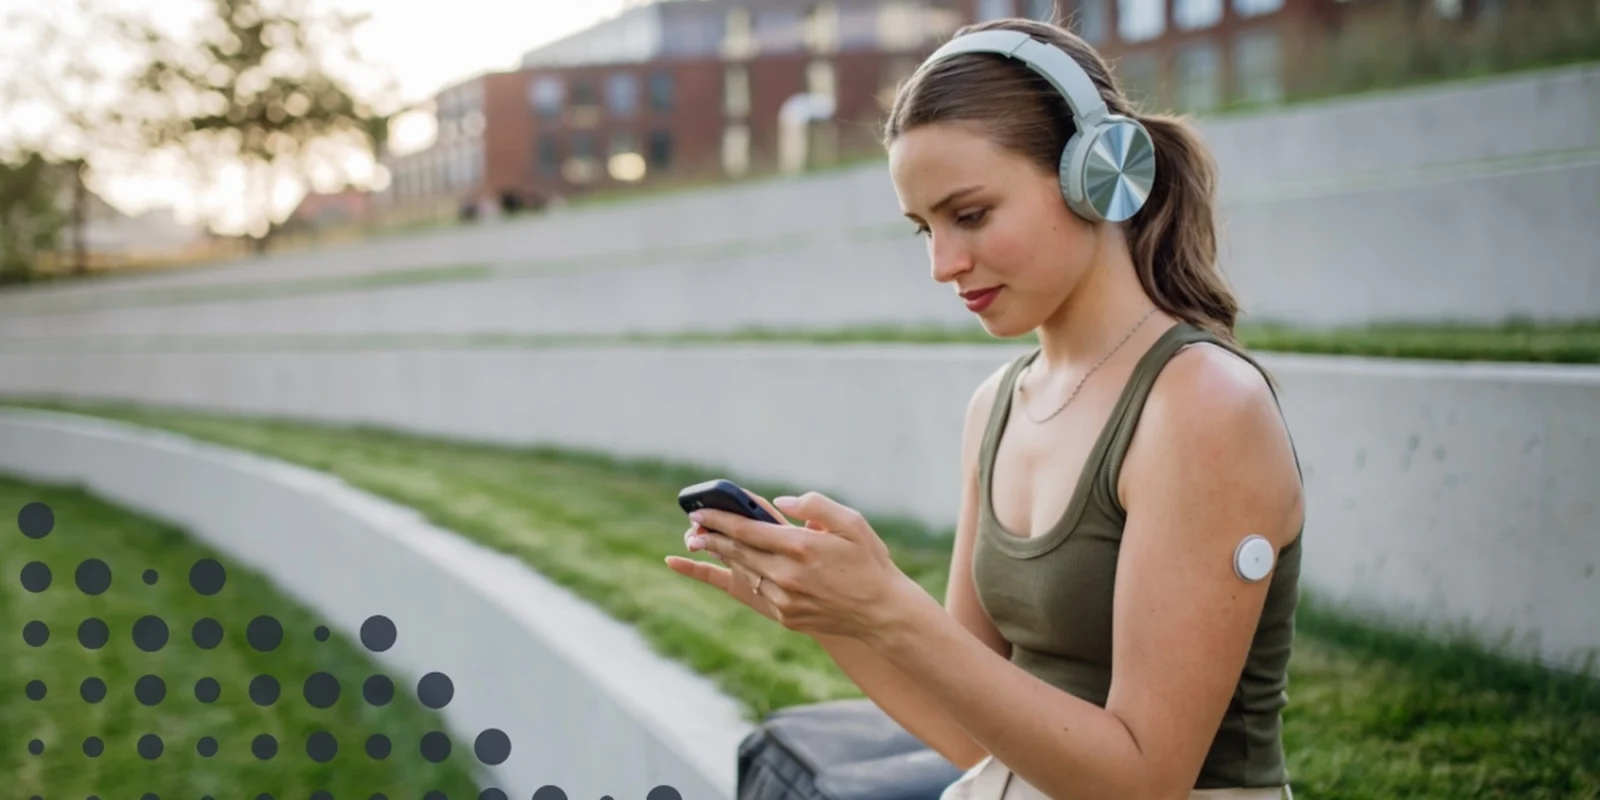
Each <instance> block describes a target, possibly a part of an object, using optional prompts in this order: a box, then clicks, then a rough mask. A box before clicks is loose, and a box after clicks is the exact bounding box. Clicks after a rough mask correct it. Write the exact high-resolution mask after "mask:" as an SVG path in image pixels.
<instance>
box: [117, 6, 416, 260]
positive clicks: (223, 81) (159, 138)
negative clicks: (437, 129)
mask: <svg viewBox="0 0 1600 800" xmlns="http://www.w3.org/2000/svg"><path fill="white" fill-rule="evenodd" d="M209 5H210V12H209V13H208V14H207V15H206V17H205V18H204V19H203V21H202V23H201V24H200V25H199V27H198V30H197V31H196V32H195V36H194V39H195V40H193V41H191V40H189V39H188V38H185V37H177V36H173V35H171V34H169V33H167V32H166V31H164V30H163V29H162V28H160V27H158V26H157V25H155V24H154V23H152V22H150V21H148V20H145V19H135V18H132V17H123V18H119V19H117V20H116V22H115V27H116V29H117V30H118V31H119V33H120V36H121V38H122V39H123V40H124V41H127V42H134V43H137V44H138V51H139V53H140V63H141V64H142V65H143V66H142V69H141V70H139V71H137V72H136V73H135V74H134V75H133V76H132V79H131V81H130V85H129V86H128V90H129V95H130V102H129V108H130V112H129V115H128V118H129V119H130V120H131V121H132V122H133V123H134V125H135V126H136V127H137V129H138V131H139V132H140V134H141V135H142V138H143V142H144V144H145V145H146V146H148V147H151V148H154V149H161V148H167V147H173V146H176V147H178V148H180V149H181V150H182V152H184V153H185V155H186V156H187V157H188V158H189V159H190V160H191V161H192V162H193V164H194V165H195V166H196V167H198V168H199V169H198V171H199V173H200V174H201V175H203V176H207V177H212V178H215V177H216V175H215V172H214V170H215V167H217V166H220V165H222V164H243V165H244V167H245V169H246V170H247V174H248V175H249V180H250V183H251V190H252V193H253V195H254V196H255V197H256V198H258V201H257V202H259V203H260V208H259V209H258V210H259V212H260V219H259V220H258V222H257V226H256V229H255V232H256V233H257V234H258V235H259V236H260V239H259V240H258V241H259V243H260V244H261V246H262V247H264V246H265V242H266V239H267V237H268V236H270V234H271V233H272V232H273V231H274V230H275V229H276V228H277V223H276V222H275V221H274V220H273V219H272V214H271V202H272V196H273V194H274V192H275V191H276V188H277V185H278V182H279V179H280V178H285V177H287V178H294V179H300V180H303V181H306V182H308V183H309V181H308V180H306V179H307V178H308V175H309V162H310V160H311V159H313V158H314V157H315V151H316V149H317V148H318V146H319V145H321V144H323V143H327V142H330V141H336V140H337V141H341V142H343V143H345V144H359V145H361V146H364V147H365V148H367V149H368V150H369V151H370V152H371V153H372V154H373V155H374V157H376V156H377V155H379V154H381V153H382V151H383V148H384V147H385V145H386V143H387V141H386V140H387V131H388V128H389V119H390V116H391V113H392V112H388V113H386V112H385V111H383V110H379V109H378V108H377V107H376V105H375V103H373V102H371V101H369V99H368V98H366V97H364V96H363V92H362V91H361V90H360V89H359V88H358V87H357V86H356V85H355V84H354V83H353V82H352V81H351V79H350V78H349V77H348V76H345V75H341V74H339V72H340V70H336V69H333V68H331V64H332V62H335V61H342V62H344V64H345V65H346V66H347V67H354V68H356V69H360V68H362V67H365V66H368V65H366V64H365V63H364V62H363V60H362V58H361V56H360V54H359V52H358V51H357V49H356V46H355V34H356V32H357V30H358V29H359V28H360V26H361V25H362V24H364V23H365V22H366V21H367V16H368V15H366V14H349V13H342V12H338V13H331V14H325V15H318V14H313V13H312V11H311V9H310V7H309V2H308V0H279V1H278V2H270V0H209ZM377 94H378V95H379V96H380V99H382V97H384V96H392V86H389V87H386V88H385V89H384V90H381V91H380V92H378V93H377Z"/></svg>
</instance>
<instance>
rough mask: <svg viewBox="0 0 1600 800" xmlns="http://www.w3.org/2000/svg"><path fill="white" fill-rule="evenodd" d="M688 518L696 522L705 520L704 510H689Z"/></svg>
mask: <svg viewBox="0 0 1600 800" xmlns="http://www.w3.org/2000/svg"><path fill="white" fill-rule="evenodd" d="M689 519H692V520H694V521H695V522H696V523H700V522H705V520H706V512H704V511H691V512H689Z"/></svg>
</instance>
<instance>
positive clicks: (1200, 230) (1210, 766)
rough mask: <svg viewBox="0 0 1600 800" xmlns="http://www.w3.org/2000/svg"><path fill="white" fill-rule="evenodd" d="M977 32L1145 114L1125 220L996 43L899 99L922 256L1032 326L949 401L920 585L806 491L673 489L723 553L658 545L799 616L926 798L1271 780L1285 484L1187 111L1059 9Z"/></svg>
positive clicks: (1282, 459)
mask: <svg viewBox="0 0 1600 800" xmlns="http://www.w3.org/2000/svg"><path fill="white" fill-rule="evenodd" d="M994 30H1006V31H1020V32H1022V33H1024V34H1026V35H1027V36H1028V37H1031V38H1032V39H1033V40H1035V41H1036V42H1040V43H1044V44H1047V45H1049V46H1053V47H1055V48H1059V50H1060V51H1062V52H1064V53H1066V54H1067V55H1069V56H1070V57H1071V59H1072V60H1073V61H1074V62H1076V63H1075V66H1074V67H1073V68H1072V69H1073V70H1074V71H1076V70H1078V69H1081V71H1082V72H1080V73H1077V74H1078V76H1079V77H1078V78H1074V80H1081V78H1082V76H1083V75H1085V74H1086V75H1087V77H1088V79H1089V80H1091V81H1092V88H1091V85H1090V84H1087V83H1084V84H1079V86H1080V88H1081V91H1083V92H1093V93H1094V94H1095V95H1098V98H1099V99H1100V100H1101V101H1103V103H1104V104H1105V106H1106V109H1107V110H1108V111H1109V112H1110V113H1112V114H1119V115H1123V116H1126V117H1131V118H1133V119H1135V120H1137V121H1138V122H1140V123H1141V124H1142V126H1143V129H1144V131H1147V132H1148V136H1149V142H1150V144H1152V145H1153V147H1154V156H1155V158H1154V165H1155V173H1154V179H1153V185H1151V186H1150V187H1149V192H1148V195H1147V196H1145V197H1143V198H1142V199H1143V202H1142V204H1140V203H1139V202H1138V201H1139V200H1140V199H1141V198H1140V196H1139V195H1138V194H1137V193H1134V194H1132V195H1130V197H1131V198H1132V201H1133V206H1130V208H1132V207H1137V213H1133V214H1132V216H1131V218H1123V221H1120V222H1117V221H1110V220H1111V219H1115V218H1117V215H1116V214H1115V213H1114V211H1115V209H1112V208H1110V206H1109V205H1106V203H1105V202H1102V206H1101V209H1100V210H1101V211H1103V212H1104V211H1107V210H1108V209H1109V211H1110V212H1112V213H1105V214H1100V215H1099V216H1100V217H1101V218H1096V217H1097V215H1096V213H1094V212H1093V210H1092V209H1091V210H1090V211H1088V212H1085V211H1083V210H1082V209H1083V208H1085V207H1086V206H1085V201H1084V200H1082V199H1081V198H1080V199H1078V200H1077V201H1076V203H1077V205H1076V206H1073V205H1071V204H1069V200H1068V199H1067V195H1064V193H1063V191H1064V190H1063V184H1064V183H1065V181H1063V179H1062V177H1061V175H1060V173H1059V168H1060V164H1061V154H1062V152H1063V148H1064V147H1066V146H1067V144H1068V142H1069V140H1070V138H1071V136H1072V134H1073V132H1074V129H1075V127H1076V125H1075V118H1074V114H1073V111H1072V108H1071V107H1069V105H1068V104H1067V101H1066V99H1065V97H1064V91H1065V90H1064V89H1062V88H1060V87H1058V86H1054V85H1052V82H1051V81H1050V80H1046V79H1045V78H1044V77H1042V76H1041V73H1040V72H1038V71H1037V70H1035V69H1030V68H1029V67H1028V66H1025V65H1024V64H1023V63H1020V62H1019V61H1018V60H1017V59H1016V58H1007V57H1006V56H1003V55H995V54H993V53H964V54H959V55H954V56H948V57H944V58H940V59H938V60H934V59H930V61H929V63H926V64H924V66H923V68H922V69H921V70H919V71H918V73H917V74H916V75H915V76H913V77H912V78H911V79H910V80H909V81H908V82H907V83H906V85H905V86H903V87H902V89H901V91H900V94H899V96H898V98H897V99H896V103H895V106H894V108H893V109H892V111H891V114H890V118H889V120H888V124H887V129H886V135H885V140H886V145H887V147H888V150H889V157H890V161H889V163H890V172H891V176H892V179H893V181H894V185H895V189H896V192H897V194H898V197H899V199H900V202H901V205H902V206H903V209H904V211H905V213H906V216H907V217H908V218H909V219H910V220H911V221H912V222H913V223H914V224H915V226H916V228H917V230H918V232H919V233H920V234H922V235H924V236H926V237H927V240H928V249H929V255H930V257H931V260H932V267H933V277H934V279H935V280H937V281H940V282H942V283H946V284H949V285H950V286H951V287H952V288H953V290H954V291H956V292H958V293H959V294H960V295H961V296H962V297H964V298H966V300H967V304H968V307H969V308H971V309H972V310H973V311H974V313H976V315H977V317H978V319H979V320H980V321H981V322H982V324H983V326H984V327H985V328H986V329H987V330H988V331H989V332H990V333H991V334H993V335H995V336H998V337H1014V336H1019V335H1023V334H1026V333H1027V332H1029V331H1034V332H1036V333H1037V334H1038V337H1039V345H1040V346H1039V347H1038V348H1037V349H1036V350H1034V351H1032V352H1030V353H1028V354H1026V355H1024V356H1023V357H1020V358H1018V359H1016V360H1015V361H1012V362H1010V363H1007V364H1004V365H1001V366H1000V367H999V368H998V369H997V370H996V371H995V372H994V373H993V374H992V375H990V376H989V377H988V379H987V380H985V381H984V382H983V383H982V385H980V386H979V387H978V388H977V390H976V391H975V392H974V393H973V395H972V397H971V400H970V402H969V405H968V409H967V414H966V428H965V431H964V434H963V447H962V453H963V455H962V464H963V476H964V481H963V497H962V503H961V515H960V518H959V521H958V525H957V529H956V536H955V544H954V554H953V558H952V561H951V567H952V570H951V575H950V583H949V588H948V593H947V595H946V598H945V601H944V603H943V605H940V604H939V603H938V602H937V601H935V600H934V599H933V598H931V597H929V596H928V595H927V593H926V592H924V591H922V590H921V589H920V587H918V586H917V585H916V584H915V583H913V582H912V581H911V580H910V579H909V578H908V577H907V576H906V575H904V574H903V573H902V572H901V571H900V570H899V569H897V568H896V566H895V565H894V563H893V562H892V561H891V560H890V558H889V555H888V552H887V550H886V549H885V547H884V545H883V543H882V542H881V541H880V540H879V538H878V537H877V535H876V534H875V533H874V532H873V531H872V529H871V527H870V526H869V525H868V524H867V523H866V522H865V521H864V520H863V518H862V516H861V515H860V514H859V513H857V512H856V511H854V510H853V509H850V508H846V507H844V506H841V505H840V504H838V503H836V502H834V501H832V500H830V499H829V498H827V497H825V496H823V495H821V494H818V493H809V494H806V495H805V496H802V497H798V498H778V499H776V500H775V501H774V502H773V503H771V504H769V503H767V502H766V501H765V500H761V499H760V498H757V499H758V500H760V501H761V502H762V504H763V505H764V506H766V507H767V509H768V511H769V512H771V513H773V514H774V516H776V517H777V518H778V519H780V520H783V519H798V520H803V521H804V526H803V527H802V526H796V525H792V524H787V525H768V524H761V523H757V522H752V521H749V520H745V519H742V518H740V517H737V516H734V515H731V514H727V513H720V512H716V511H710V510H702V511H697V512H696V513H695V514H692V515H691V517H692V518H693V520H694V524H693V525H692V526H691V528H690V529H689V531H688V532H687V533H686V534H685V537H686V542H687V543H688V546H689V549H690V550H692V551H693V550H700V549H705V550H707V551H709V552H710V553H712V554H715V556H716V557H717V558H718V559H719V560H720V561H721V562H722V563H723V564H724V565H726V566H725V567H718V566H717V565H716V564H712V563H707V562H702V561H698V560H694V559H689V558H682V557H676V556H673V557H669V558H668V559H667V560H668V563H669V565H670V566H671V568H672V569H674V570H675V571H677V572H679V573H682V574H684V575H687V576H690V577H693V578H696V579H698V580H701V581H705V582H706V583H709V584H711V585H713V586H716V587H718V588H720V589H722V590H724V591H726V592H727V593H728V594H729V595H731V596H732V597H734V598H736V599H738V600H740V601H742V602H744V603H745V604H747V605H749V606H750V607H751V608H753V609H755V610H757V611H759V612H761V613H763V614H765V615H766V616H768V617H770V618H772V619H774V620H776V621H778V622H779V623H781V624H783V625H784V626H785V627H787V628H789V629H791V630H796V631H801V632H804V633H806V634H808V635H811V636H813V637H815V638H816V639H817V641H819V642H820V643H821V644H822V645H823V646H824V647H825V648H827V650H828V652H829V653H830V654H832V656H833V658H834V659H835V660H836V661H837V662H838V664H839V666H840V667H841V668H842V669H843V670H844V671H845V672H846V673H847V674H848V675H849V676H850V677H851V678H852V679H853V680H854V681H855V682H856V683H857V684H858V685H859V686H860V687H861V689H862V690H863V691H864V692H865V693H866V694H867V695H868V696H869V697H871V698H872V700H873V701H875V702H876V704H877V705H878V706H880V707H881V708H882V709H883V710H884V711H885V712H886V713H888V714H889V715H890V716H891V717H893V718H894V719H895V720H896V721H897V722H899V723H900V724H901V725H902V726H903V727H904V728H905V729H906V730H908V731H909V732H911V733H912V734H913V735H915V736H917V737H918V738H919V739H920V740H921V741H923V742H925V743H926V744H927V745H928V746H929V747H931V748H933V749H934V750H937V751H938V752H939V753H941V754H943V755H944V756H945V757H946V758H948V759H949V760H950V761H951V762H953V763H954V764H956V765H958V766H960V767H963V768H966V769H967V770H968V771H967V774H966V775H965V776H964V777H963V778H962V779H961V780H959V781H957V782H956V784H955V785H953V786H951V787H950V788H949V789H947V790H946V791H945V798H947V800H966V799H967V798H995V799H997V798H1000V797H1002V796H1004V797H1006V798H1041V797H1050V798H1061V799H1062V800H1066V799H1068V798H1071V799H1072V800H1078V799H1079V798H1082V799H1083V800H1088V799H1089V798H1184V797H1212V796H1215V797H1239V798H1254V797H1263V798H1265V797H1280V796H1287V794H1288V775H1287V771H1286V769H1285V765H1284V752H1283V746H1282V739H1281V730H1280V710H1281V708H1282V707H1283V705H1284V703H1285V693H1284V690H1285V687H1286V677H1285V670H1286V668H1287V662H1288V659H1289V652H1290V645H1291V642H1292V637H1293V617H1294V609H1295V604H1296V599H1297V595H1298V590H1297V582H1298V577H1299V558H1300V547H1299V541H1300V530H1301V527H1302V524H1303V513H1304V512H1303V499H1302V485H1301V480H1300V475H1299V469H1298V464H1297V462H1296V458H1295V455H1294V451H1293V448H1292V444H1291V442H1290V439H1289V436H1288V432H1287V430H1286V427H1285V425H1284V424H1283V421H1282V418H1281V416H1280V414H1279V410H1278V407H1277V404H1276V397H1275V394H1274V391H1273V387H1272V384H1271V382H1270V380H1269V379H1268V378H1267V376H1266V375H1265V374H1264V372H1263V371H1262V370H1260V369H1259V367H1258V366H1257V365H1256V364H1255V362H1254V361H1253V360H1251V359H1250V358H1249V357H1248V356H1247V355H1245V354H1244V353H1243V352H1242V351H1240V350H1239V348H1238V346H1237V345H1236V344H1235V342H1234V340H1233V335H1232V330H1233V325H1234V320H1235V316H1236V314H1237V304H1236V302H1235V300H1234V297H1233V296H1232V294H1231V293H1230V291H1229V290H1228V288H1227V287H1226V285H1225V283H1224V281H1223V280H1222V278H1221V276H1220V275H1219V274H1218V271H1217V267H1216V263H1215V254H1216V243H1215V234H1214V224H1213V219H1212V215H1213V209H1212V191H1213V185H1214V174H1213V168H1212V166H1211V162H1210V159H1209V157H1208V155H1207V154H1206V152H1205V150H1204V148H1203V145H1202V144H1201V142H1200V141H1199V139H1198V138H1197V137H1196V136H1194V135H1193V134H1192V133H1191V132H1190V131H1189V130H1188V129H1187V128H1186V127H1185V126H1184V124H1183V123H1182V122H1180V121H1178V120H1175V119H1172V118H1168V117H1161V116H1138V115H1136V114H1135V112H1134V109H1133V108H1132V107H1131V106H1130V103H1129V102H1128V100H1127V99H1126V98H1125V97H1124V96H1123V95H1122V93H1121V92H1120V90H1119V89H1118V87H1117V85H1116V83H1115V81H1114V80H1113V78H1112V76H1111V74H1110V72H1109V70H1108V69H1107V66H1106V64H1105V63H1104V61H1103V60H1102V59H1101V58H1100V57H1099V56H1098V55H1097V54H1096V53H1095V52H1094V51H1093V50H1092V49H1091V48H1090V47H1089V46H1088V45H1087V44H1085V43H1084V42H1083V41H1082V40H1081V39H1079V38H1078V37H1077V36H1074V35H1073V34H1071V33H1070V32H1067V31H1065V30H1062V29H1061V28H1058V27H1055V26H1051V25H1047V24H1042V23H1036V22H1029V21H1024V20H1001V21H997V22H991V23H985V24H982V25H974V26H968V27H967V28H964V29H963V30H962V31H960V32H958V34H957V37H956V38H957V39H961V38H962V37H963V36H966V35H967V34H974V33H979V32H983V31H994ZM1018 40H1019V41H1020V37H1018ZM1019 52H1020V50H1019ZM1035 52H1036V51H1035ZM936 55H937V54H936ZM1040 57H1041V58H1042V57H1043V56H1042V54H1040ZM1058 77H1061V78H1063V80H1062V81H1059V82H1061V83H1063V84H1065V83H1070V81H1067V80H1065V78H1066V77H1067V76H1065V75H1060V76H1058ZM1080 97H1081V95H1080ZM1068 194H1070V192H1069V193H1068ZM1125 199H1126V198H1125ZM1075 208H1077V209H1079V210H1075ZM780 512H781V513H780ZM783 515H787V516H783Z"/></svg>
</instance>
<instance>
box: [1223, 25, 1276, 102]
mask: <svg viewBox="0 0 1600 800" xmlns="http://www.w3.org/2000/svg"><path fill="white" fill-rule="evenodd" d="M1279 64H1280V62H1279V53H1278V35H1277V32H1276V31H1274V30H1271V29H1267V30H1259V31H1253V32H1251V33H1247V34H1244V35H1242V36H1240V37H1239V38H1238V39H1237V40H1235V41H1234V43H1233V74H1234V76H1235V78H1236V80H1237V81H1238V86H1237V89H1236V90H1235V94H1236V96H1237V97H1238V99H1239V100H1242V101H1244V102H1246V103H1251V104H1263V105H1270V104H1272V103H1277V102H1280V101H1282V100H1283V75H1282V73H1281V72H1280V66H1279Z"/></svg>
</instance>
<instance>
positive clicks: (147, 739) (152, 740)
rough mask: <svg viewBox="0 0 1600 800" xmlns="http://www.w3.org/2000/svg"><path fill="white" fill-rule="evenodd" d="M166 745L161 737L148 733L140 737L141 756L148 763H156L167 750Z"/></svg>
mask: <svg viewBox="0 0 1600 800" xmlns="http://www.w3.org/2000/svg"><path fill="white" fill-rule="evenodd" d="M166 747H167V746H166V744H165V743H163V742H162V741H161V737H160V736H157V735H155V734H153V733H147V734H145V735H143V736H140V737H139V756H140V757H141V758H143V759H144V760H146V761H154V760H156V759H158V758H160V757H161V752H162V751H163V750H165V749H166Z"/></svg>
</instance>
